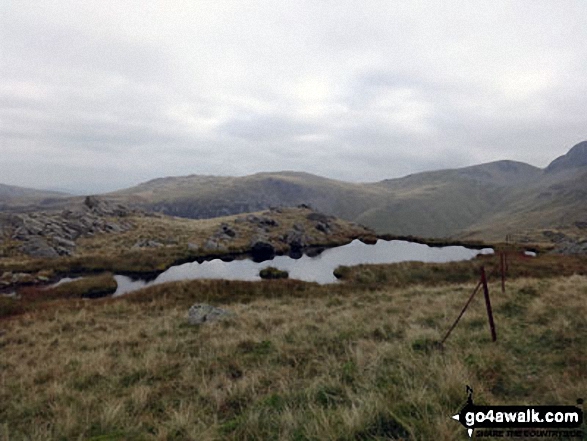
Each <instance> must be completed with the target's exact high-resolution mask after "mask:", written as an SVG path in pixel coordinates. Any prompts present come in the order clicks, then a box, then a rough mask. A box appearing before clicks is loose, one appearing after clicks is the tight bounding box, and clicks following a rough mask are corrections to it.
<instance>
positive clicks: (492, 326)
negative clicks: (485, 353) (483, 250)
mask: <svg viewBox="0 0 587 441" xmlns="http://www.w3.org/2000/svg"><path fill="white" fill-rule="evenodd" d="M481 283H482V285H483V293H484V294H485V306H486V307H487V318H488V319H489V328H490V329H491V339H492V340H493V341H497V334H496V332H495V323H494V322H493V311H492V310H491V301H490V300H489V288H488V287H487V277H486V276H485V267H483V266H482V267H481Z"/></svg>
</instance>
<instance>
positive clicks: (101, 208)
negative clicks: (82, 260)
mask: <svg viewBox="0 0 587 441" xmlns="http://www.w3.org/2000/svg"><path fill="white" fill-rule="evenodd" d="M131 213H132V212H131V210H129V209H128V208H126V207H124V206H122V205H118V204H112V203H109V202H106V201H104V200H101V199H98V198H96V197H92V196H88V197H87V198H86V199H85V201H84V203H83V204H81V205H74V206H72V207H71V208H68V209H66V210H63V211H60V212H53V213H48V212H36V213H0V237H2V238H3V241H4V242H9V241H11V242H13V243H16V244H17V249H18V250H19V251H22V252H23V253H24V254H26V255H28V256H31V257H41V258H45V257H47V258H51V257H58V256H70V255H72V254H73V253H74V251H75V248H76V243H75V241H76V240H77V239H78V238H80V237H84V236H86V237H87V236H92V235H94V234H98V233H120V232H123V231H128V230H130V229H131V228H132V224H131V223H129V222H127V221H125V218H126V217H128V216H129V215H130V214H131ZM4 251H5V252H6V250H4ZM0 256H1V255H0Z"/></svg>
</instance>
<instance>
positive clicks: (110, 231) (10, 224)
mask: <svg viewBox="0 0 587 441" xmlns="http://www.w3.org/2000/svg"><path fill="white" fill-rule="evenodd" d="M0 238H1V239H0V292H2V291H4V292H9V291H11V290H12V289H13V288H14V287H18V286H22V285H36V284H43V283H48V282H51V281H54V280H56V279H57V278H59V277H61V276H64V275H70V274H74V273H75V274H89V273H96V272H102V271H108V272H111V273H115V274H117V273H118V274H129V275H132V274H139V273H140V274H145V273H149V274H150V273H157V272H161V271H163V270H165V269H166V268H167V267H169V266H171V265H173V264H177V263H178V262H185V261H190V260H199V259H211V258H218V257H224V256H227V257H228V256H235V255H238V254H244V253H249V254H251V255H252V257H253V258H254V259H255V260H265V259H268V258H271V257H272V256H274V255H275V254H285V253H290V254H292V255H301V254H302V253H303V252H304V251H307V250H309V249H310V248H312V247H328V246H337V245H343V244H345V243H348V242H350V241H352V240H353V239H357V238H361V239H362V240H364V241H369V242H373V241H375V240H376V236H375V234H374V233H373V232H372V231H371V230H368V229H366V228H364V227H362V226H359V225H356V224H353V223H350V222H346V221H342V220H339V219H337V218H335V217H333V216H327V215H324V214H322V213H318V212H315V211H313V210H312V209H311V208H310V207H308V206H305V205H301V206H299V207H297V208H273V209H270V210H266V211H263V212H260V213H250V214H243V215H238V216H229V217H224V218H218V219H208V220H194V219H180V218H174V217H170V216H165V215H161V214H153V213H145V212H142V211H137V210H131V209H129V208H127V207H126V206H124V205H120V204H117V203H113V202H111V201H106V200H103V199H101V198H97V197H93V196H92V197H87V198H86V199H85V200H84V201H83V202H80V203H77V204H74V205H71V206H68V207H67V208H66V209H64V210H60V211H54V212H44V211H43V212H27V213H10V214H8V213H0Z"/></svg>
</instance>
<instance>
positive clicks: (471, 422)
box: [452, 386, 583, 438]
mask: <svg viewBox="0 0 587 441" xmlns="http://www.w3.org/2000/svg"><path fill="white" fill-rule="evenodd" d="M467 395H468V398H467V404H465V406H464V407H463V408H462V409H461V411H460V412H459V413H458V414H456V415H454V416H453V417H452V418H453V419H454V420H456V421H459V422H460V423H461V424H462V425H463V426H465V429H467V432H468V434H469V437H471V438H472V437H473V432H474V431H475V429H482V430H478V432H477V433H476V438H483V437H496V438H498V437H504V438H505V437H511V438H521V437H523V438H561V437H565V438H575V437H576V438H582V436H583V432H582V430H580V428H581V425H582V424H583V410H582V409H581V408H580V407H578V406H477V405H476V404H475V403H473V389H471V388H470V387H469V386H467ZM581 404H583V400H577V405H581ZM498 429H499V430H498Z"/></svg>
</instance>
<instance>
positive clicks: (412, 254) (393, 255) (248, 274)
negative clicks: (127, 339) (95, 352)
mask: <svg viewBox="0 0 587 441" xmlns="http://www.w3.org/2000/svg"><path fill="white" fill-rule="evenodd" d="M491 253H493V250H492V249H490V248H485V249H483V250H472V249H469V248H465V247H461V246H449V247H429V246H428V245H423V244H419V243H414V242H406V241H399V240H392V241H390V242H387V241H384V240H379V241H377V244H375V245H366V244H364V243H362V242H360V241H359V240H355V241H353V242H351V243H350V244H348V245H344V246H341V247H336V248H330V249H327V250H325V251H324V252H322V253H321V254H319V255H317V256H313V257H310V256H307V255H304V256H302V257H301V258H299V259H292V258H291V257H289V256H276V257H275V258H274V259H272V260H267V261H265V262H260V263H257V262H253V261H252V260H250V259H244V260H233V261H232V262H224V261H222V260H220V259H215V260H211V261H207V262H203V263H198V262H191V263H185V264H183V265H177V266H174V267H171V268H169V269H168V270H167V271H165V272H164V273H161V274H160V275H159V276H158V277H157V278H156V279H155V280H152V281H150V282H146V281H144V280H132V279H130V278H129V277H126V276H120V275H118V276H115V278H116V281H117V282H118V290H117V291H116V293H115V294H114V295H115V296H116V295H120V294H124V293H127V292H130V291H134V290H137V289H139V288H143V287H145V286H151V285H155V284H159V283H164V282H171V281H177V280H191V279H226V280H261V278H260V277H259V271H260V270H262V269H263V268H266V267H268V266H274V267H276V268H279V269H280V270H286V271H288V272H289V277H290V278H291V279H299V280H305V281H308V282H318V283H321V284H323V283H333V282H335V281H336V278H335V277H334V275H333V274H332V272H333V271H334V269H335V268H336V267H338V266H339V265H358V264H361V263H394V262H404V261H410V260H416V261H420V262H450V261H456V260H468V259H472V258H473V257H475V256H476V255H477V254H491Z"/></svg>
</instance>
